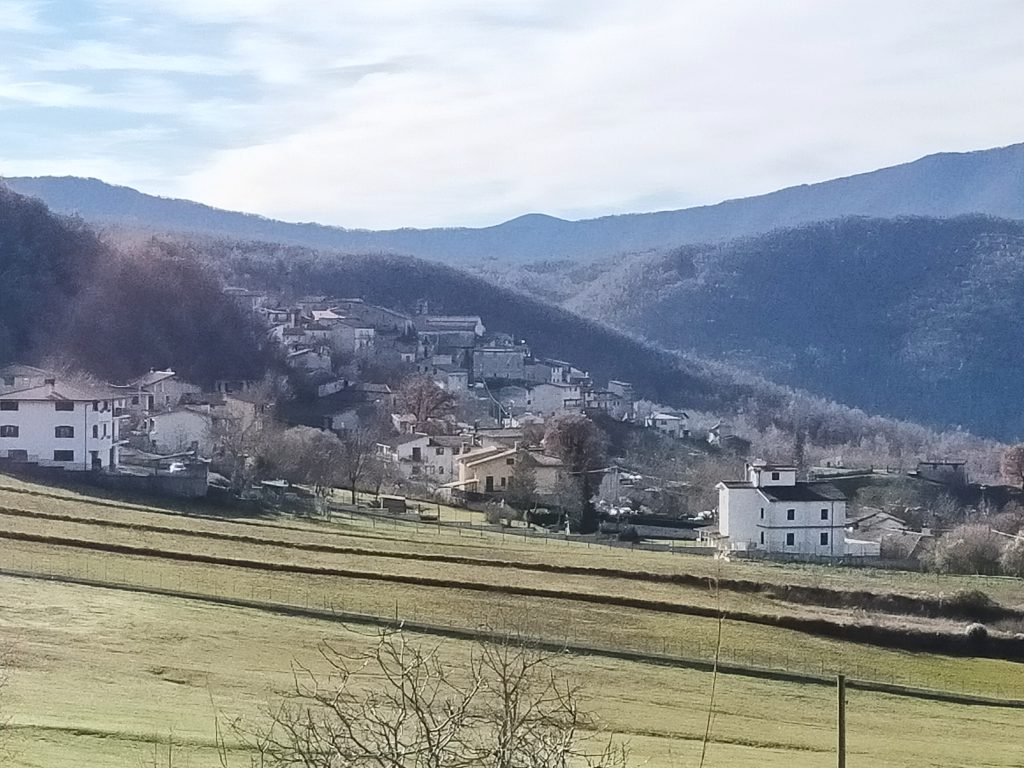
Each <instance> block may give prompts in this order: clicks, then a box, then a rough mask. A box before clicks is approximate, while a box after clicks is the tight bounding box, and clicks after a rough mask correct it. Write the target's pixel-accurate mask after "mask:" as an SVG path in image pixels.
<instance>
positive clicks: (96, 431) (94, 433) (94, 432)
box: [92, 424, 100, 437]
mask: <svg viewBox="0 0 1024 768" xmlns="http://www.w3.org/2000/svg"><path fill="white" fill-rule="evenodd" d="M92 436H93V437H99V436H100V427H99V424H93V425H92Z"/></svg>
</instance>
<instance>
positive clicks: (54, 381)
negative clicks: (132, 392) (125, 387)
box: [0, 366, 125, 471]
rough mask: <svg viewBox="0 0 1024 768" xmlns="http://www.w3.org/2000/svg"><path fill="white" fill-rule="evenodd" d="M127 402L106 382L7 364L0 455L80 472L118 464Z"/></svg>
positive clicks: (0, 388) (0, 394) (0, 374)
mask: <svg viewBox="0 0 1024 768" xmlns="http://www.w3.org/2000/svg"><path fill="white" fill-rule="evenodd" d="M7 382H11V384H10V385H8V383H7ZM124 407H125V400H124V396H123V394H120V393H118V392H115V391H114V390H113V389H112V388H109V387H107V386H105V385H99V386H97V385H92V384H87V383H81V382H71V381H66V380H63V379H60V378H59V377H58V376H57V374H53V373H49V372H47V371H41V370H38V369H29V368H27V367H25V366H10V367H8V368H4V369H2V370H0V458H6V459H9V460H11V461H18V462H29V463H33V464H39V465H42V466H51V467H61V468H63V469H68V470H77V471H85V470H91V469H106V470H112V469H116V468H117V466H118V463H119V460H120V455H119V453H120V445H121V438H120V421H121V419H122V418H123V410H124Z"/></svg>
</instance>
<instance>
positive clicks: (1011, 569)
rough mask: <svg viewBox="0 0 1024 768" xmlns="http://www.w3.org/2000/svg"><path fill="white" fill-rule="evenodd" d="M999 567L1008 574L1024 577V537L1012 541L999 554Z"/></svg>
mask: <svg viewBox="0 0 1024 768" xmlns="http://www.w3.org/2000/svg"><path fill="white" fill-rule="evenodd" d="M999 567H1000V568H1001V569H1002V571H1003V573H1004V574H1006V575H1007V576H1022V577H1024V538H1020V537H1018V538H1016V539H1013V540H1012V541H1010V542H1009V543H1008V544H1007V545H1006V547H1005V548H1004V549H1003V554H1002V555H1000V556H999Z"/></svg>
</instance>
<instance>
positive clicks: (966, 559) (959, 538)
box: [923, 523, 1004, 574]
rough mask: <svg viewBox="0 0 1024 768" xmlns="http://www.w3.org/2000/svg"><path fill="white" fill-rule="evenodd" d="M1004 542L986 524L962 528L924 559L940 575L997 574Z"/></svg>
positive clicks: (938, 541)
mask: <svg viewBox="0 0 1024 768" xmlns="http://www.w3.org/2000/svg"><path fill="white" fill-rule="evenodd" d="M1003 547H1004V540H1003V539H1002V538H1001V537H1000V536H999V534H996V533H993V532H992V529H991V528H990V527H989V526H988V525H985V524H978V523H975V524H966V525H959V526H957V527H956V528H954V529H953V530H951V531H950V532H949V533H947V534H946V535H945V536H943V537H942V538H940V539H938V540H937V541H936V542H935V543H934V544H933V545H932V547H931V549H930V550H929V551H928V552H927V553H926V555H925V557H924V558H923V560H924V562H925V564H926V565H927V566H929V567H930V568H931V569H932V570H934V571H937V572H939V573H970V574H995V573H997V572H998V571H999V558H1000V556H1001V555H1002V553H1003Z"/></svg>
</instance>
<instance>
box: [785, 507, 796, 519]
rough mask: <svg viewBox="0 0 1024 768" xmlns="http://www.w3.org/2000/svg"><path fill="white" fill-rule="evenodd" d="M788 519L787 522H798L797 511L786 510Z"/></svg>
mask: <svg viewBox="0 0 1024 768" xmlns="http://www.w3.org/2000/svg"><path fill="white" fill-rule="evenodd" d="M786 519H787V520H796V510H795V509H787V510H786Z"/></svg>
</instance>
